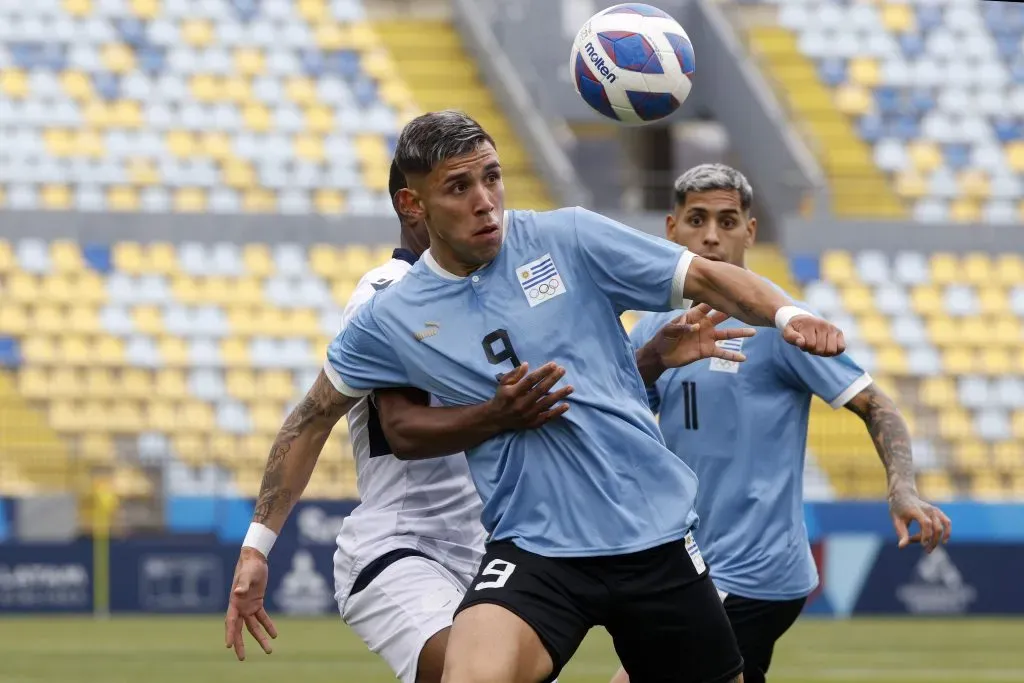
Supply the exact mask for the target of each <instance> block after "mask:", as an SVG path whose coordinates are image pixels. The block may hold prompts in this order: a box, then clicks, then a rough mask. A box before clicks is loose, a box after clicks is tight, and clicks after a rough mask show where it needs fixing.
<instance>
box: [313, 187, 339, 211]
mask: <svg viewBox="0 0 1024 683" xmlns="http://www.w3.org/2000/svg"><path fill="white" fill-rule="evenodd" d="M313 204H314V206H316V211H317V213H319V214H324V215H328V216H329V215H333V214H338V213H341V212H342V211H344V210H345V195H344V194H342V193H341V192H338V191H337V190H317V191H316V193H315V194H314V195H313Z"/></svg>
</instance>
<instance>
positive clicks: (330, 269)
mask: <svg viewBox="0 0 1024 683" xmlns="http://www.w3.org/2000/svg"><path fill="white" fill-rule="evenodd" d="M338 265H339V258H338V250H337V249H335V248H334V247H333V246H331V245H330V244H314V245H313V246H312V247H310V249H309V268H310V270H311V271H313V273H314V274H315V275H319V276H320V277H322V278H324V279H325V280H333V279H334V278H335V277H336V276H337V274H338Z"/></svg>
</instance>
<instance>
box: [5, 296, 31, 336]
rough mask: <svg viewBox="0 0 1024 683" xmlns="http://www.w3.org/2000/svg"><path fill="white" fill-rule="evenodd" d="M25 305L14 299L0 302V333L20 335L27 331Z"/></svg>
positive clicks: (27, 322)
mask: <svg viewBox="0 0 1024 683" xmlns="http://www.w3.org/2000/svg"><path fill="white" fill-rule="evenodd" d="M28 329H29V320H28V315H27V314H26V312H25V306H24V305H22V304H21V303H17V302H14V301H3V302H0V334H8V335H17V336H21V335H23V334H25V333H26V332H28Z"/></svg>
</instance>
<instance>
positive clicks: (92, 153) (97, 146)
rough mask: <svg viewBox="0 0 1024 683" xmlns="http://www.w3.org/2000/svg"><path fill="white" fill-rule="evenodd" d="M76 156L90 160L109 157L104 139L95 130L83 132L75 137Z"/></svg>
mask: <svg viewBox="0 0 1024 683" xmlns="http://www.w3.org/2000/svg"><path fill="white" fill-rule="evenodd" d="M74 154H77V155H78V156H83V157H88V158H90V159H102V158H104V157H105V156H106V155H107V150H106V145H105V144H104V142H103V137H102V136H101V135H100V133H99V132H98V131H95V130H82V131H79V132H78V134H77V135H76V136H75V142H74Z"/></svg>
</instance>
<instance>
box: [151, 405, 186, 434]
mask: <svg viewBox="0 0 1024 683" xmlns="http://www.w3.org/2000/svg"><path fill="white" fill-rule="evenodd" d="M144 417H145V425H146V427H147V429H150V430H152V431H154V432H163V433H165V434H167V433H171V432H174V431H176V430H177V428H178V414H177V411H176V410H175V409H174V403H172V402H171V401H170V400H168V399H167V398H164V397H161V398H158V399H155V400H152V401H149V402H148V403H147V405H146V411H145V416H144Z"/></svg>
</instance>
